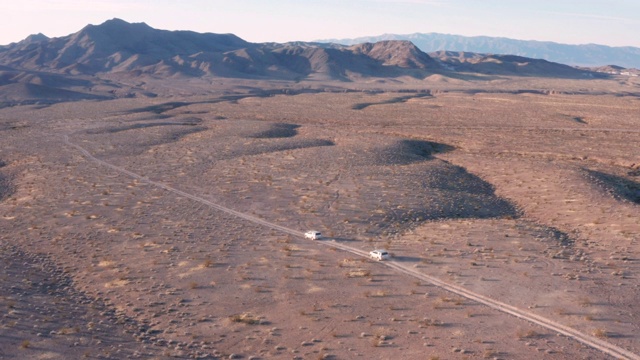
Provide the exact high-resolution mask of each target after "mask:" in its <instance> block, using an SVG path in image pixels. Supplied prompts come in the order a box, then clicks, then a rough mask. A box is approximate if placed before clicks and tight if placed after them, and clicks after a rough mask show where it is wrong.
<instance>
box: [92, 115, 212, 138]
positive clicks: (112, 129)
mask: <svg viewBox="0 0 640 360" xmlns="http://www.w3.org/2000/svg"><path fill="white" fill-rule="evenodd" d="M200 123H202V120H201V119H198V118H189V119H184V120H183V121H180V122H178V121H175V122H153V123H137V124H133V125H127V126H119V127H115V126H113V127H107V128H102V129H90V130H87V131H86V133H87V134H91V135H98V134H107V133H111V134H112V133H118V132H121V131H127V130H136V129H144V128H149V127H156V126H181V125H188V126H195V125H198V124H200Z"/></svg>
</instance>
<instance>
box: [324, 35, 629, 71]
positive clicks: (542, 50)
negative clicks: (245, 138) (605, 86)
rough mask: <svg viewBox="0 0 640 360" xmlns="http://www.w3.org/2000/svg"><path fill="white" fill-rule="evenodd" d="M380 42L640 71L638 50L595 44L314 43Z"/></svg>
mask: <svg viewBox="0 0 640 360" xmlns="http://www.w3.org/2000/svg"><path fill="white" fill-rule="evenodd" d="M382 40H409V41H411V42H413V43H414V44H415V45H416V46H417V47H418V48H419V49H420V50H422V51H424V52H425V53H432V52H436V51H443V50H447V51H464V52H474V53H485V54H502V55H519V56H524V57H529V58H535V59H543V60H547V61H552V62H558V63H561V64H567V65H572V66H585V67H596V66H605V65H618V66H622V67H625V68H640V48H637V47H632V46H621V47H612V46H607V45H598V44H582V45H570V44H562V43H557V42H552V41H538V40H517V39H511V38H506V37H491V36H462V35H452V34H442V33H413V34H383V35H378V36H365V37H358V38H344V39H325V40H316V41H317V42H321V43H336V44H342V45H347V46H348V45H353V44H357V43H361V42H376V41H382Z"/></svg>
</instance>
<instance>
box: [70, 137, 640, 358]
mask: <svg viewBox="0 0 640 360" xmlns="http://www.w3.org/2000/svg"><path fill="white" fill-rule="evenodd" d="M63 139H64V142H65V144H67V145H69V146H71V147H73V148H75V149H77V150H78V151H80V153H82V155H83V156H84V157H86V158H87V159H89V160H91V161H93V162H95V163H97V164H100V165H102V166H105V167H107V168H110V169H112V170H115V171H117V172H119V173H121V174H125V175H127V176H130V177H132V178H134V179H138V180H140V181H143V182H146V183H148V184H151V185H154V186H156V187H159V188H161V189H165V190H167V191H169V192H172V193H174V194H176V195H179V196H182V197H186V198H188V199H191V200H194V201H197V202H200V203H202V204H205V205H208V206H210V207H212V208H214V209H217V210H220V211H223V212H225V213H228V214H230V215H234V216H237V217H239V218H242V219H245V220H247V221H251V222H253V223H256V224H260V225H263V226H266V227H268V228H271V229H274V230H278V231H281V232H283V233H286V234H290V235H293V236H298V237H304V233H303V232H302V231H298V230H294V229H290V228H287V227H284V226H280V225H277V224H274V223H271V222H268V221H266V220H263V219H260V218H258V217H255V216H251V215H248V214H245V213H242V212H239V211H236V210H233V209H230V208H228V207H225V206H222V205H219V204H216V203H214V202H211V201H209V200H206V199H203V198H201V197H198V196H195V195H192V194H189V193H186V192H184V191H182V190H178V189H176V188H174V187H171V186H169V185H166V184H163V183H160V182H156V181H153V180H150V179H149V178H147V177H145V176H141V175H138V174H136V173H134V172H131V171H129V170H127V169H124V168H122V167H119V166H116V165H113V164H111V163H108V162H106V161H104V160H100V159H98V158H96V157H95V156H93V155H92V154H91V153H89V151H87V150H86V149H84V148H83V147H81V146H80V145H77V144H75V143H73V142H71V141H70V140H69V136H68V135H64V136H63ZM316 243H317V244H321V245H324V246H330V247H333V248H337V249H340V250H343V251H346V252H349V253H352V254H354V255H358V256H362V257H366V258H369V254H368V252H366V251H364V250H360V249H357V248H354V247H351V246H348V245H345V244H341V243H338V242H336V241H316ZM381 265H385V266H388V267H390V268H392V269H394V270H396V271H398V272H400V273H403V274H405V275H409V276H412V277H414V278H417V279H420V280H423V281H427V282H430V283H432V284H433V285H435V286H437V287H440V288H442V289H444V290H447V291H449V292H452V293H454V294H457V295H460V296H462V297H465V298H467V299H470V300H473V301H476V302H478V303H481V304H484V305H486V306H488V307H490V308H493V309H495V310H498V311H501V312H503V313H506V314H509V315H512V316H515V317H516V318H519V319H522V320H526V321H529V322H531V323H534V324H537V325H539V326H542V327H544V328H547V329H549V330H552V331H555V332H557V333H559V334H562V335H565V336H567V337H570V338H572V339H574V340H576V341H578V342H581V343H582V344H585V345H587V346H590V347H592V348H594V349H597V350H599V351H601V352H603V353H605V354H608V355H611V356H613V357H616V358H619V359H629V360H640V356H639V355H637V354H635V353H633V352H631V351H628V350H626V349H623V348H621V347H619V346H617V345H614V344H611V343H609V342H607V341H604V340H602V339H599V338H597V337H595V336H591V335H587V334H584V333H582V332H580V331H578V330H575V329H573V328H571V327H568V326H565V325H562V324H560V323H557V322H555V321H552V320H549V319H547V318H545V317H542V316H540V315H537V314H534V313H531V312H528V311H525V310H522V309H519V308H517V307H515V306H511V305H509V304H506V303H503V302H500V301H497V300H494V299H491V298H489V297H486V296H484V295H481V294H478V293H475V292H472V291H470V290H467V289H465V288H463V287H460V286H458V285H454V284H450V283H447V282H445V281H443V280H440V279H438V278H435V277H433V276H430V275H427V274H424V273H421V272H418V271H416V270H414V269H412V268H410V267H408V266H405V265H402V264H401V263H399V262H397V261H393V260H388V261H383V262H381Z"/></svg>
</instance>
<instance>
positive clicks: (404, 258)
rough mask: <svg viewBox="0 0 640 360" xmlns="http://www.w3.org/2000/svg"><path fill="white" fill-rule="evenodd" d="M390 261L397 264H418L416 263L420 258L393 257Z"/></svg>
mask: <svg viewBox="0 0 640 360" xmlns="http://www.w3.org/2000/svg"><path fill="white" fill-rule="evenodd" d="M391 260H394V261H397V262H418V261H421V260H422V258H419V257H416V256H393V257H392V258H391Z"/></svg>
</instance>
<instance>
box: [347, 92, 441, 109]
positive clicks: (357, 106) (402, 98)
mask: <svg viewBox="0 0 640 360" xmlns="http://www.w3.org/2000/svg"><path fill="white" fill-rule="evenodd" d="M423 97H431V93H430V92H425V93H420V94H414V95H407V96H399V97H395V98H392V99H389V100H385V101H380V102H371V103H359V104H355V105H353V106H352V107H351V108H352V109H353V110H362V109H365V108H368V107H369V106H374V105H386V104H397V103H403V102H407V101H408V100H411V99H419V98H423Z"/></svg>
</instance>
